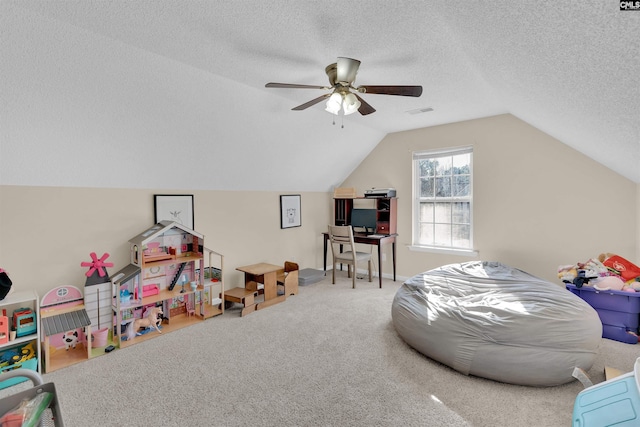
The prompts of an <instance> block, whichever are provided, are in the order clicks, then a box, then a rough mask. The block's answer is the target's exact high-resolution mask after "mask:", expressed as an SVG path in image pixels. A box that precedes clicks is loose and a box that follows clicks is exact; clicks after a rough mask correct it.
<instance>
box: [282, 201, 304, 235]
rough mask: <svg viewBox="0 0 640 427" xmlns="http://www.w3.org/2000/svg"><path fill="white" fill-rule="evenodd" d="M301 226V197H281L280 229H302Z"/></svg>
mask: <svg viewBox="0 0 640 427" xmlns="http://www.w3.org/2000/svg"><path fill="white" fill-rule="evenodd" d="M301 225H302V213H301V212H300V195H299V194H295V195H286V196H280V228H291V227H300V226H301Z"/></svg>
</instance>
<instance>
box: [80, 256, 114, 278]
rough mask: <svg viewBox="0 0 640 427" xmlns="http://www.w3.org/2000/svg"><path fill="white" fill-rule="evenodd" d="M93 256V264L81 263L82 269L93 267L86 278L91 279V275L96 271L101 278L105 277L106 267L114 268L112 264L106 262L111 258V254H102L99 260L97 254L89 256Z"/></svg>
mask: <svg viewBox="0 0 640 427" xmlns="http://www.w3.org/2000/svg"><path fill="white" fill-rule="evenodd" d="M89 255H90V256H91V260H92V261H91V262H85V261H83V262H81V263H80V266H81V267H91V268H89V270H88V271H87V272H86V276H87V277H91V275H92V274H93V273H95V272H96V271H97V272H98V275H99V276H100V277H104V276H105V275H106V274H107V273H106V272H105V270H104V267H113V263H112V262H105V260H106V259H107V258H109V254H108V253H106V252H105V253H104V254H102V256H101V257H100V259H98V256H97V255H96V253H95V252H91V254H89Z"/></svg>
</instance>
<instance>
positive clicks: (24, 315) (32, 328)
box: [13, 307, 37, 338]
mask: <svg viewBox="0 0 640 427" xmlns="http://www.w3.org/2000/svg"><path fill="white" fill-rule="evenodd" d="M13 327H14V329H15V330H16V337H18V338H19V337H24V336H27V335H31V334H35V333H36V330H37V328H36V314H35V313H34V312H33V310H32V309H31V308H29V307H25V308H18V309H16V310H15V311H14V312H13Z"/></svg>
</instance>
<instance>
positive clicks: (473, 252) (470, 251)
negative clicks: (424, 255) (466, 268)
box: [407, 245, 478, 257]
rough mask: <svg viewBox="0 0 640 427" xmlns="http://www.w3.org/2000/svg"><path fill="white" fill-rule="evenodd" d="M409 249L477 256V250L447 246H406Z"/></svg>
mask: <svg viewBox="0 0 640 427" xmlns="http://www.w3.org/2000/svg"><path fill="white" fill-rule="evenodd" d="M407 247H408V248H409V250H410V251H414V252H431V253H434V254H444V255H460V256H468V257H476V256H478V251H476V250H475V249H447V248H436V247H433V246H414V245H409V246H407Z"/></svg>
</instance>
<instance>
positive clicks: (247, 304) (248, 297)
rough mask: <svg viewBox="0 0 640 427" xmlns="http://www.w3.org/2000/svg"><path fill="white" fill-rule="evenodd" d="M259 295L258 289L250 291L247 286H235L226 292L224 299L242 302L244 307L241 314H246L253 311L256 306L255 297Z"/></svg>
mask: <svg viewBox="0 0 640 427" xmlns="http://www.w3.org/2000/svg"><path fill="white" fill-rule="evenodd" d="M257 296H258V291H257V290H256V291H250V290H248V289H245V288H239V287H238V288H233V289H229V290H228V291H226V292H225V293H224V297H223V298H224V301H225V304H226V302H227V301H228V302H231V303H234V302H237V303H239V304H242V305H243V306H244V308H243V309H242V311H241V312H240V316H241V317H242V316H244V315H246V314H249V313H253V312H254V311H255V310H254V306H255V298H256V297H257Z"/></svg>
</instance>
